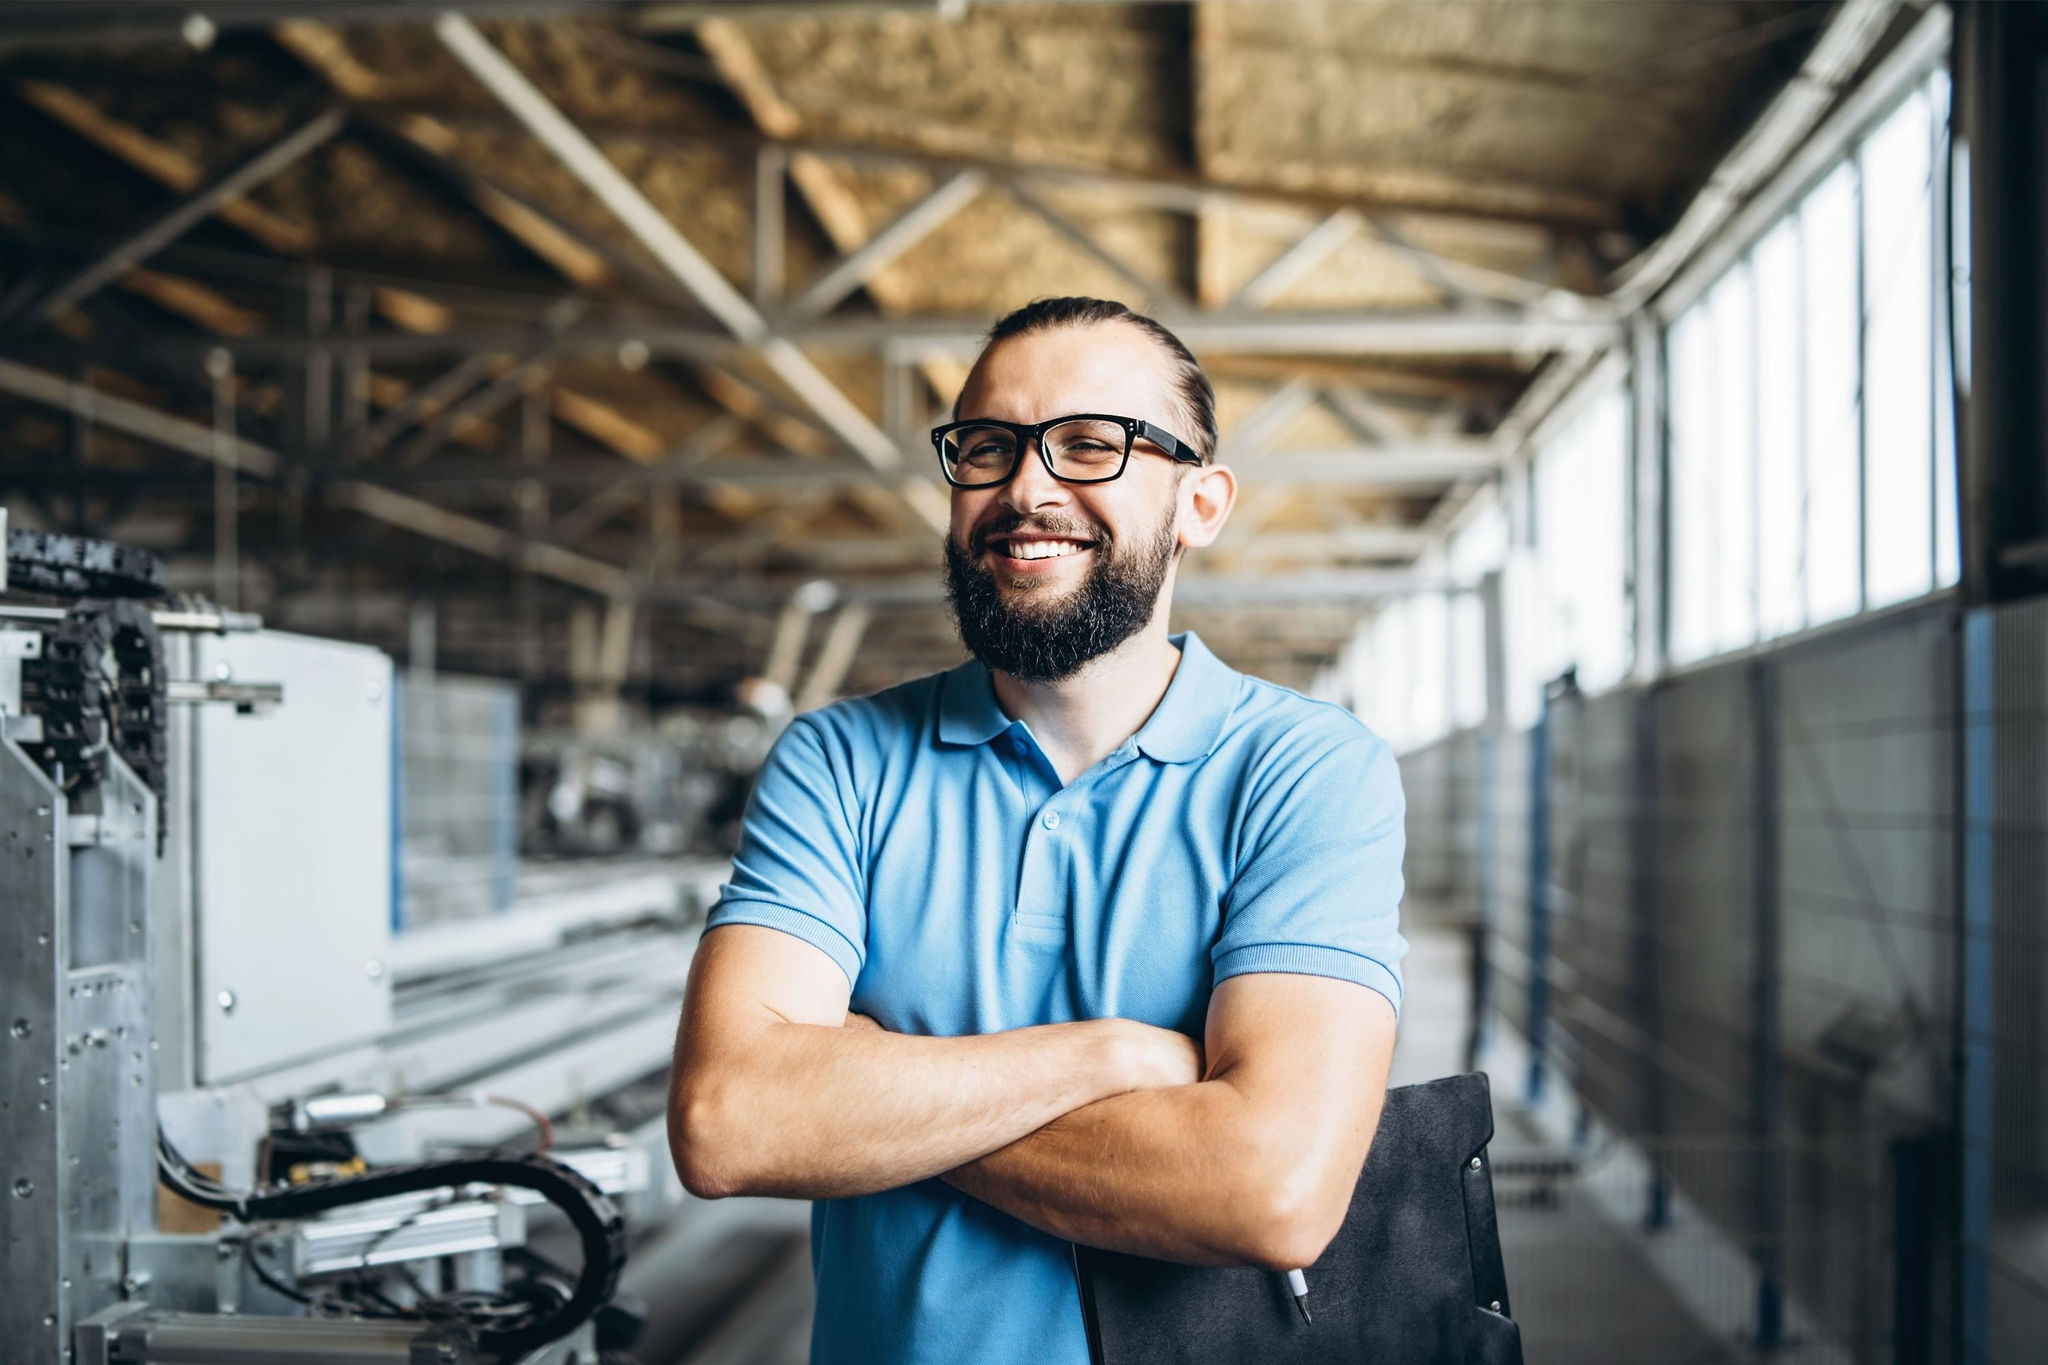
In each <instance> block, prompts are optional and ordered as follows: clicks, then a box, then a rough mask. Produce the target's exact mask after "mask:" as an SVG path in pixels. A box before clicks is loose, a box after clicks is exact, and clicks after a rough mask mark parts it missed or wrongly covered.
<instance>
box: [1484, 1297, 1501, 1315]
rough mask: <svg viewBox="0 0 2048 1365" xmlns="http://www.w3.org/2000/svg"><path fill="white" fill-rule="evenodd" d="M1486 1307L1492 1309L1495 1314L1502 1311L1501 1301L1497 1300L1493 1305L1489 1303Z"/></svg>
mask: <svg viewBox="0 0 2048 1365" xmlns="http://www.w3.org/2000/svg"><path fill="white" fill-rule="evenodd" d="M1486 1306H1487V1307H1488V1308H1490V1309H1492V1310H1493V1311H1494V1312H1496V1313H1498V1312H1499V1311H1500V1300H1499V1299H1495V1300H1494V1301H1493V1302H1492V1303H1489V1304H1488V1305H1486Z"/></svg>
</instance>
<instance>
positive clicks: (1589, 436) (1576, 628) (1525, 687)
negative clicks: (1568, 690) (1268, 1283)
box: [1515, 384, 1632, 703]
mask: <svg viewBox="0 0 2048 1365" xmlns="http://www.w3.org/2000/svg"><path fill="white" fill-rule="evenodd" d="M1628 415H1629V405H1628V392H1627V390H1626V389H1625V388H1623V387H1622V386H1621V385H1620V384H1611V385H1608V386H1605V387H1603V388H1601V389H1600V390H1599V391H1598V392H1596V393H1594V394H1593V395H1592V396H1591V397H1590V398H1589V399H1587V400H1586V403H1585V406H1584V407H1582V408H1580V409H1579V411H1578V413H1577V414H1576V415H1575V416H1573V417H1572V418H1571V420H1570V421H1568V422H1566V423H1565V424H1564V426H1563V427H1562V428H1560V429H1559V430H1558V432H1557V433H1556V434H1555V435H1554V436H1552V437H1550V438H1549V439H1547V440H1545V441H1544V442H1543V443H1542V445H1541V446H1539V447H1538V449H1537V451H1536V457H1535V460H1534V462H1533V465H1532V472H1533V487H1532V490H1531V491H1532V496H1533V498H1534V500H1535V507H1534V509H1533V515H1532V517H1531V522H1532V524H1533V527H1534V535H1533V536H1532V540H1533V541H1534V550H1535V554H1534V557H1533V558H1534V567H1535V571H1536V576H1537V587H1538V592H1537V597H1538V600H1539V602H1540V608H1539V611H1540V617H1539V621H1538V623H1537V624H1538V630H1537V631H1536V633H1535V635H1534V637H1533V638H1532V639H1531V641H1530V644H1531V651H1530V657H1529V659H1528V664H1529V665H1530V666H1531V667H1533V670H1534V673H1535V676H1534V677H1533V678H1530V677H1524V678H1522V679H1519V680H1517V681H1516V683H1515V685H1516V686H1518V687H1519V688H1520V689H1521V690H1522V691H1523V692H1524V693H1526V694H1527V696H1526V697H1525V700H1528V701H1530V702H1532V703H1533V702H1534V701H1535V700H1537V699H1539V698H1540V697H1541V696H1542V684H1543V682H1544V680H1546V679H1549V678H1553V677H1555V676H1557V675H1558V674H1559V673H1561V672H1563V671H1564V670H1565V669H1566V668H1572V667H1576V668H1577V669H1578V674H1579V685H1580V686H1581V687H1583V688H1586V689H1587V690H1588V691H1598V690H1600V689H1602V688H1607V687H1612V686H1613V685H1614V684H1615V683H1618V682H1620V681H1621V680H1622V678H1623V677H1624V676H1625V675H1626V674H1627V672H1628V666H1629V660H1630V658H1631V657H1632V650H1631V648H1630V640H1629V633H1630V613H1629V607H1628V584H1629V572H1628V547H1629V533H1628V527H1629V505H1628V497H1629V478H1628V449H1629V441H1628V425H1629V423H1628Z"/></svg>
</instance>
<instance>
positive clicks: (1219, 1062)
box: [945, 973, 1394, 1269]
mask: <svg viewBox="0 0 2048 1365" xmlns="http://www.w3.org/2000/svg"><path fill="white" fill-rule="evenodd" d="M1174 1036H1176V1037H1178V1036H1179V1035H1174ZM1393 1045H1394V1011H1393V1008H1392V1006H1391V1005H1389V1004H1388V1003H1387V1000H1386V998H1385V997H1383V996H1381V995H1380V994H1378V993H1377V992H1375V991H1372V990H1369V989H1367V988H1366V987H1364V986H1358V985H1353V984H1352V983H1350V982H1348V981H1338V980H1334V979H1331V978H1328V977H1315V976H1295V975H1288V974H1281V973H1255V974H1249V975H1244V976H1236V977H1231V978H1230V979H1228V980H1226V981H1224V982H1223V983H1222V984H1221V985H1220V986H1218V987H1217V988H1216V992H1215V994H1214V995H1213V996H1212V997H1211V999H1210V1004H1209V1021H1208V1056H1209V1066H1208V1070H1207V1073H1206V1075H1205V1076H1204V1077H1203V1078H1202V1079H1201V1081H1200V1083H1199V1084H1189V1083H1187V1082H1186V1081H1185V1080H1180V1081H1171V1080H1170V1081H1168V1082H1167V1084H1166V1085H1165V1086H1163V1087H1159V1088H1152V1089H1144V1090H1136V1091H1132V1092H1130V1093H1128V1094H1123V1095H1118V1096H1114V1097H1112V1098H1109V1099H1106V1100H1102V1101H1099V1102H1097V1103H1095V1104H1091V1105H1088V1106H1087V1107H1086V1108H1082V1109H1077V1110H1075V1111H1074V1112H1073V1113H1071V1114H1067V1115H1065V1116H1064V1117H1061V1118H1058V1119H1055V1120H1053V1121H1052V1122H1051V1123H1049V1124H1047V1125H1046V1126H1045V1127H1043V1128H1041V1129H1040V1130H1038V1131H1037V1132H1035V1133H1033V1134H1031V1135H1030V1136H1029V1137H1026V1138H1024V1139H1022V1140H1021V1141H1018V1142H1015V1143H1012V1144H1011V1145H1009V1146H1008V1147H1005V1148H1004V1149H1002V1150H1001V1151H999V1152H995V1153H992V1154H990V1155H989V1156H986V1157H983V1158H982V1159H980V1160H978V1161H974V1162H970V1163H968V1164H967V1165H965V1166H963V1167H961V1168H959V1169H957V1170H953V1171H949V1172H947V1174H946V1177H945V1178H946V1181H947V1183H949V1184H951V1185H953V1186H955V1187H956V1188H958V1189H960V1190H963V1191H965V1192H966V1193H968V1194H971V1195H973V1196H975V1197H976V1198H978V1199H980V1200H982V1201H984V1202H985V1203H988V1204H992V1205H994V1206H995V1207H996V1208H999V1209H1001V1210H1003V1211H1004V1212H1005V1213H1009V1214H1011V1215H1013V1216H1014V1217H1017V1218H1020V1219H1022V1220H1023V1221H1025V1222H1027V1223H1029V1224H1031V1225H1032V1226H1033V1227H1036V1228H1039V1229H1041V1230H1042V1231H1045V1232H1049V1233H1051V1234H1052V1235H1053V1236H1055V1237H1062V1238H1065V1239H1067V1240H1069V1241H1075V1242H1084V1243H1086V1244H1088V1245H1090V1246H1099V1247H1107V1248H1109V1249H1111V1250H1115V1251H1128V1252H1134V1253H1136V1254H1138V1255H1143V1256H1152V1257H1156V1258H1159V1259H1163V1260H1172V1261H1183V1262H1187V1263H1190V1264H1195V1265H1246V1264H1252V1265H1263V1266H1267V1267H1269V1268H1272V1269H1297V1268H1299V1267H1302V1266H1306V1265H1310V1264H1312V1263H1313V1262H1314V1261H1315V1259H1316V1258H1317V1257H1318V1256H1320V1255H1321V1254H1322V1251H1323V1248H1324V1247H1325V1246H1327V1245H1328V1244H1329V1241H1330V1239H1331V1238H1332V1237H1334V1236H1335V1235H1336V1232H1337V1229H1338V1228H1339V1227H1340V1226H1341V1225H1342V1224H1343V1220H1344V1214H1345V1213H1346V1211H1347V1210H1348V1209H1349V1207H1350V1203H1351V1193H1352V1190H1353V1188H1354V1187H1355V1186H1356V1184H1357V1182H1358V1172H1359V1169H1360V1168H1361V1167H1362V1166H1363V1165H1364V1164H1365V1153H1366V1148H1367V1146H1368V1145H1369V1144H1370V1143H1371V1140H1372V1134H1373V1130H1374V1129H1375V1128H1376V1127H1377V1126H1378V1124H1379V1111H1380V1103H1381V1099H1382V1097H1383V1096H1384V1095H1385V1093H1386V1085H1387V1071H1388V1067H1389V1065H1390V1063H1391V1061H1392V1057H1393ZM1176 1060H1177V1061H1178V1062H1180V1063H1181V1064H1183V1065H1184V1064H1185V1061H1186V1057H1185V1055H1184V1054H1183V1055H1182V1056H1180V1057H1179V1058H1177V1059H1176ZM1178 1074H1181V1075H1183V1076H1184V1075H1185V1073H1184V1072H1183V1073H1178Z"/></svg>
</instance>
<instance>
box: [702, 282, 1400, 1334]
mask: <svg viewBox="0 0 2048 1365" xmlns="http://www.w3.org/2000/svg"><path fill="white" fill-rule="evenodd" d="M954 416H955V420H954V421H952V422H949V423H947V424H946V425H944V426H942V427H940V428H938V429H937V430H935V431H934V432H933V433H932V437H933V444H934V445H935V447H936V448H937V452H938V455H939V459H940V462H941V465H942V468H943V470H944V472H945V474H946V478H947V481H948V483H949V484H951V485H952V488H953V495H952V524H951V530H950V533H949V534H948V536H947V540H946V580H947V588H948V592H949V595H950V598H951V601H952V604H953V610H954V615H955V617H956V618H957V620H958V623H959V627H960V636H961V640H962V642H963V643H964V644H965V645H966V646H967V648H968V650H969V652H970V653H972V654H973V655H974V656H975V657H974V658H973V659H972V660H970V661H969V662H967V663H965V664H962V665H961V666H960V667H958V668H955V669H953V670H951V671H950V672H947V673H942V674H938V675H936V676H933V677H928V678H923V679H919V680H918V681H916V682H911V683H906V684H904V685H902V686H900V687H895V688H891V689H889V690H887V691H885V692H880V693H877V694H875V695H874V696H870V697H863V698H859V699H857V700H852V701H845V702H840V703H838V704H836V705H833V706H829V707H826V708H824V709H822V710H818V711H813V712H810V713H808V714H806V715H803V716H800V717H798V718H797V719H796V721H795V722H794V723H792V724H791V726H790V727H789V729H788V730H787V731H785V732H784V734H783V735H782V737H781V738H780V740H778V742H777V743H776V746H775V749H774V751H773V752H772V753H771V754H770V756H769V758H768V761H767V764H766V766H765V768H764V769H763V771H762V774H761V778H760V781H759V783H758V785H757V786H756V787H755V790H754V794H753V798H752V801H751V803H750V805H749V808H748V811H747V816H746V820H745V825H744V833H743V836H742V846H741V848H740V851H739V854H738V856H737V857H736V858H735V860H734V865H733V877H732V881H731V882H730V883H729V884H728V885H727V886H726V887H725V888H724V894H723V896H722V898H721V899H720V900H719V902H718V904H717V906H716V907H715V908H714V909H713V910H712V912H711V915H710V919H709V928H708V929H707V930H706V932H705V935H704V938H703V942H702V945H701V946H700V948H699V949H698V952H697V957H696V962H695V964H694V966H693V968H692V970H691V974H690V983H689V989H688V996H687V1001H686V1004H685V1006H684V1011H683V1021H682V1028H681V1031H680V1034H679V1036H678V1040H677V1048H676V1065H675V1070H674V1073H673V1078H672V1082H671V1091H670V1104H669V1133H670V1144H671V1147H672V1149H673V1152H674V1155H675V1160H676V1165H677V1169H678V1171H679V1172H680V1173H681V1175H682V1178H683V1183H684V1184H685V1185H686V1186H687V1187H688V1188H689V1189H690V1190H691V1191H692V1192H694V1193H695V1194H698V1195H700V1196H704V1197H709V1198H716V1197H719V1196H723V1195H734V1194H765V1195H779V1196H785V1197H790V1198H802V1199H810V1200H814V1201H816V1202H815V1203H814V1205H813V1208H812V1217H811V1234H812V1236H811V1249H812V1261H813V1267H814V1271H815V1274H816V1281H817V1312H816V1316H815V1325H814V1328H813V1337H812V1347H811V1359H812V1361H813V1362H814V1363H815V1365H842V1363H843V1365H869V1363H870V1362H873V1363H874V1365H881V1363H882V1362H888V1363H889V1365H898V1363H899V1362H914V1363H916V1365H958V1363H959V1362H966V1361H988V1362H996V1363H997V1365H1027V1363H1028V1365H1085V1362H1086V1361H1087V1360H1088V1348H1087V1343H1086V1340H1085V1336H1084V1332H1083V1327H1082V1319H1081V1310H1080V1304H1079V1299H1078V1295H1077V1293H1076V1289H1075V1281H1074V1269H1073V1261H1072V1246H1071V1243H1074V1242H1083V1243H1087V1244H1090V1245H1093V1246H1100V1247H1107V1248H1111V1249H1114V1250H1119V1251H1127V1252H1135V1253H1138V1254H1141V1255H1146V1256H1153V1257H1159V1258H1163V1259H1167V1260H1173V1261H1181V1262H1186V1263H1190V1264H1203V1265H1257V1266H1265V1267H1268V1268H1271V1269H1275V1270H1284V1269H1288V1268H1293V1267H1299V1266H1306V1265H1309V1264H1310V1263H1312V1262H1313V1261H1314V1260H1315V1259H1316V1257H1317V1256H1318V1255H1319V1254H1320V1253H1321V1251H1322V1249H1323V1248H1324V1246H1325V1245H1327V1244H1328V1242H1329V1241H1330V1239H1331V1238H1332V1237H1333V1236H1334V1235H1335V1234H1336V1231H1337V1229H1338V1227H1339V1226H1340V1224H1341V1223H1342V1221H1343V1217H1344V1214H1345V1211H1346V1209H1347V1207H1348V1205H1349V1202H1350V1198H1351V1192H1352V1189H1353V1186H1354V1184H1355V1182H1356V1180H1357V1177H1358V1172H1359V1169H1360V1167H1361V1165H1362V1164H1363V1162H1364V1158H1365V1153H1366V1148H1367V1146H1368V1144H1369V1143H1370V1141H1371V1137H1372V1133H1373V1129H1374V1127H1375V1125H1376V1124H1377V1122H1378V1117H1379V1107H1380V1102H1381V1098H1382V1096H1383V1095H1384V1093H1385V1090H1386V1082H1387V1071H1388V1066H1389V1063H1390V1061H1391V1057H1392V1052H1393V1043H1394V1030H1395V1021H1396V1017H1397V1012H1398V1009H1399V1005H1400V1000H1401V978H1400V960H1401V956H1402V954H1403V952H1404V951H1405V944H1404V943H1403V941H1402V939H1401V936H1400V933H1399V928H1398V910H1399V903H1400V899H1401V890H1402V882H1401V852H1402V809H1403V808H1402V797H1401V788H1400V779H1399V776H1398V774H1397V773H1396V770H1395V764H1394V759H1393V757H1392V755H1391V754H1390V752H1389V751H1388V748H1387V746H1386V745H1385V744H1384V743H1383V742H1382V741H1381V740H1380V739H1378V738H1377V737H1376V736H1374V735H1373V734H1372V732H1371V731H1369V730H1368V729H1366V727H1365V726H1364V725H1362V724H1360V723H1359V721H1358V720H1357V719H1356V718H1354V717H1353V716H1352V715H1350V714H1349V713H1348V712H1346V711H1344V710H1342V709H1341V708H1339V707H1335V706H1331V705H1327V704H1325V703H1321V702H1315V701H1310V700H1308V699H1306V698H1304V697H1301V696H1299V695H1298V694H1296V693H1294V692H1291V691H1288V690H1287V689H1285V688H1281V687H1277V686H1274V685H1272V684H1270V683H1266V682H1263V681H1260V680H1258V679H1256V678H1251V677H1247V676H1245V675H1243V674H1240V673H1237V672H1235V671H1233V670H1232V669H1230V668H1229V667H1227V666H1226V665H1224V664H1223V663H1222V662H1221V661H1220V660H1218V659H1217V658H1216V657H1215V655H1213V654H1211V653H1210V652H1209V650H1208V649H1207V648H1205V647H1204V646H1203V644H1202V642H1201V640H1200V639H1198V638H1197V637H1196V636H1194V635H1192V634H1182V635H1169V634H1168V631H1167V624H1168V618H1169V614H1170V610H1171V605H1172V600H1173V586H1174V578H1175V574H1176V572H1177V570H1178V567H1179V564H1180V559H1181V556H1182V555H1183V554H1184V553H1185V552H1186V551H1188V550H1191V549H1199V548H1201V547H1203V546H1206V545H1209V544H1210V543H1212V542H1213V541H1214V540H1215V539H1216V536H1217V534H1218V533H1219V532H1220V531H1221V530H1222V529H1223V525H1224V522H1225V520H1226V519H1227V518H1228V517H1229V515H1230V509H1231V505H1232V502H1233V501H1234V499H1235V497H1236V492H1237V486H1236V481H1235V479H1234V478H1233V476H1232V474H1231V472H1230V471H1229V470H1228V469H1227V468H1224V467H1223V466H1221V465H1218V464H1215V463H1214V462H1213V460H1214V453H1215V445H1216V418H1215V396H1214V392H1213V390H1212V388H1211V386H1210V384H1209V381H1208V379H1207V377H1206V376H1205V375H1204V374H1203V372H1202V369H1201V366H1200V365H1199V364H1198V363H1197V362H1196V360H1195V358H1194V356H1193V355H1191V354H1190V353H1189V352H1188V350H1187V348H1186V347H1185V346H1183V345H1182V344H1181V343H1180V341H1179V340H1178V339H1177V338H1176V337H1174V336H1173V334H1172V333H1171V332H1169V331H1168V330H1167V329H1165V328H1164V327H1162V326H1160V325H1159V324H1158V323H1157V322H1155V321H1153V320H1151V319H1149V318H1146V317H1143V316H1141V315H1139V314H1136V313H1133V312H1131V311H1130V310H1129V309H1127V308H1125V307H1123V306H1122V305H1120V304H1116V303H1111V302H1107V301H1104V300H1099V299H1048V300H1042V301H1040V302H1037V303H1034V304H1031V305H1029V306H1027V307H1025V308H1022V309H1020V310H1018V311H1017V312H1015V313H1013V314H1011V315H1010V316H1008V317H1006V318H1004V319H1002V321H1000V322H998V323H997V324H996V326H995V327H994V329H993V330H992V331H991V333H990V335H989V341H988V344H987V346H986V347H985V348H984V350H983V351H982V353H981V356H980V358H979V359H978V360H977V361H976V363H975V365H974V368H973V370H972V372H971V373H970V375H969V377H968V380H967V384H966V387H965V388H964V390H963V391H962V392H961V395H960V398H959V401H958V403H957V404H956V407H955V413H954ZM1197 1040H1199V1042H1198V1041H1197Z"/></svg>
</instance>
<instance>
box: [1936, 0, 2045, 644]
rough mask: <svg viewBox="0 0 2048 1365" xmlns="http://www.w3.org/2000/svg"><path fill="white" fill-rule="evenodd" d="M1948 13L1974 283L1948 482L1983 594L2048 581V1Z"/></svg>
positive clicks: (1966, 576)
mask: <svg viewBox="0 0 2048 1365" xmlns="http://www.w3.org/2000/svg"><path fill="white" fill-rule="evenodd" d="M1958 19H1959V20H1960V29H1959V33H1958V42H1957V45H1956V63H1955V73H1956V96H1957V99H1956V109H1957V112H1958V113H1959V114H1960V119H1959V123H1960V125H1961V130H1962V134H1963V136H1964V137H1965V138H1967V139H1968V141H1969V163H1970V178H1969V184H1968V186H1967V193H1968V195H1969V200H1968V206H1969V232H1970V241H1969V262H1970V281H1971V282H1970V291H1969V300H1970V326H1969V335H1968V339H1967V349H1964V350H1963V353H1962V355H1961V356H1960V357H1959V359H1961V360H1962V361H1963V362H1964V363H1963V364H1962V365H1960V366H1959V367H1958V368H1959V369H1960V370H1961V372H1962V375H1963V376H1964V377H1965V380H1966V392H1967V394H1968V399H1967V401H1966V402H1965V404H1964V407H1963V415H1962V416H1963V420H1962V423H1961V435H1962V441H1961V443H1960V444H1961V449H1960V456H1961V458H1960V460H1959V462H1958V470H1957V473H1958V475H1959V479H1958V484H1957V492H1958V495H1959V500H1960V504H1961V518H1962V582H1963V595H1964V597H1965V599H1966V600H1968V601H1970V602H1973V603H1980V602H1996V601H2006V600H2010V599H2012V598H2015V597H2022V596H2027V595H2031V594H2034V593H2039V592H2042V591H2044V590H2048V466H2044V464H2043V462H2042V460H2041V454H2040V452H2041V446H2042V438H2043V435H2044V433H2048V404H2044V402H2043V400H2042V393H2041V385H2040V381H2039V375H2038V373H2037V370H2038V365H2039V358H2040V355H2041V347H2042V343H2043V340H2044V339H2048V266H2044V265H2043V262H2042V259H2041V235H2042V230H2043V227H2044V226H2048V193H2044V191H2043V189H2042V181H2041V176H2040V175H2039V173H2038V171H2037V169H2036V168H2037V167H2039V166H2040V164H2041V157H2042V155H2043V152H2044V142H2048V121H2044V120H2043V119H2042V117H2041V113H2040V111H2041V109H2042V107H2043V104H2042V101H2043V99H2044V98H2048V12H2044V11H2043V9H2042V7H2041V6H2039V5H2012V4H1993V3H1989V2H1988V0H1978V2H1977V3H1973V4H1965V5H1962V6H1959V7H1958ZM1958 188H1959V190H1960V189H1962V188H1963V187H1958Z"/></svg>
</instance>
